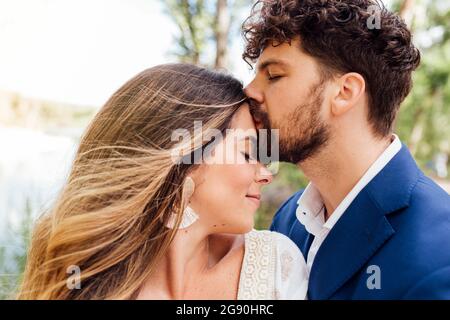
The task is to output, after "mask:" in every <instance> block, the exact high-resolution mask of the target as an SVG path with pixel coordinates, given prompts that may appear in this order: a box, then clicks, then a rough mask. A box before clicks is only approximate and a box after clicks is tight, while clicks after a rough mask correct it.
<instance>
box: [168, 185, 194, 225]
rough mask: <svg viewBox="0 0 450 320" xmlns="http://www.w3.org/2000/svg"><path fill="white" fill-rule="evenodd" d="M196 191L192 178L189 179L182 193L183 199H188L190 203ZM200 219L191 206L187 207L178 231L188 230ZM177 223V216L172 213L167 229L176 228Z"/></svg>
mask: <svg viewBox="0 0 450 320" xmlns="http://www.w3.org/2000/svg"><path fill="white" fill-rule="evenodd" d="M194 189H195V183H194V180H192V178H191V177H187V178H186V180H185V181H184V184H183V191H182V194H183V198H184V199H187V202H189V199H190V198H191V196H192V194H193V193H194ZM198 219H199V216H198V214H197V213H196V212H195V211H194V210H193V209H192V208H191V207H190V206H187V207H186V208H185V209H184V211H183V217H182V218H181V222H180V225H179V226H178V229H184V228H187V227H189V226H190V225H192V224H193V223H194V222H195V221H197V220H198ZM176 221H177V214H176V213H172V214H171V215H170V217H169V221H168V222H167V224H166V227H167V228H170V229H173V228H174V227H175V222H176Z"/></svg>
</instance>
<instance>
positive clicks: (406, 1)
mask: <svg viewBox="0 0 450 320" xmlns="http://www.w3.org/2000/svg"><path fill="white" fill-rule="evenodd" d="M413 9H414V0H403V2H402V5H401V7H400V12H399V14H400V16H401V17H402V18H403V20H405V23H406V25H407V26H408V28H411V26H412V21H413V18H414V10H413Z"/></svg>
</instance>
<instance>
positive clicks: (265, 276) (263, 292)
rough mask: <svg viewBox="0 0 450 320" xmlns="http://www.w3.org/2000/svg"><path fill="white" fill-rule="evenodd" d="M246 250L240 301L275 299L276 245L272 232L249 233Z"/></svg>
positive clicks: (239, 295) (246, 236) (240, 282)
mask: <svg viewBox="0 0 450 320" xmlns="http://www.w3.org/2000/svg"><path fill="white" fill-rule="evenodd" d="M244 250H245V251H244V259H243V261H242V269H241V275H240V279H239V289H238V297H237V298H238V300H272V299H275V298H276V293H275V263H276V243H275V241H274V237H273V235H272V232H270V231H256V230H253V231H251V232H249V233H247V234H246V235H245V249H244Z"/></svg>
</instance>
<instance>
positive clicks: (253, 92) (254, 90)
mask: <svg viewBox="0 0 450 320" xmlns="http://www.w3.org/2000/svg"><path fill="white" fill-rule="evenodd" d="M244 92H245V94H246V96H247V97H249V98H250V99H253V100H255V101H256V102H257V103H258V104H262V103H263V101H264V96H263V93H262V91H261V90H260V89H259V88H258V86H257V85H256V82H255V80H253V81H252V82H250V83H249V84H248V85H247V86H246V87H245V88H244Z"/></svg>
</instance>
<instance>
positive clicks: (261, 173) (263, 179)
mask: <svg viewBox="0 0 450 320" xmlns="http://www.w3.org/2000/svg"><path fill="white" fill-rule="evenodd" d="M272 180H273V175H272V173H271V172H270V171H269V170H268V169H267V168H266V167H265V166H263V165H260V166H259V168H258V173H257V177H256V182H258V183H259V184H263V185H264V184H269V183H271V182H272Z"/></svg>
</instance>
